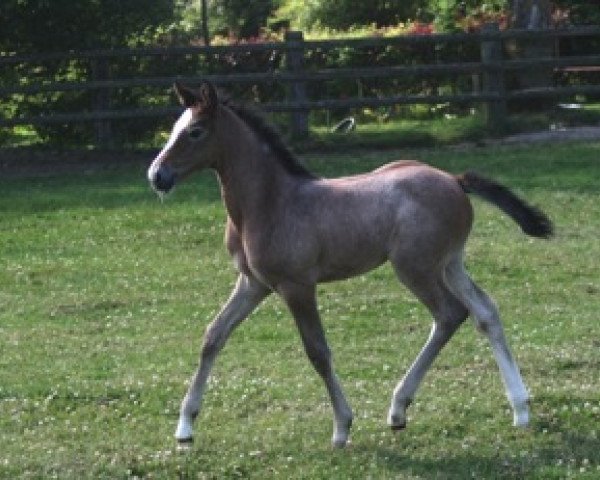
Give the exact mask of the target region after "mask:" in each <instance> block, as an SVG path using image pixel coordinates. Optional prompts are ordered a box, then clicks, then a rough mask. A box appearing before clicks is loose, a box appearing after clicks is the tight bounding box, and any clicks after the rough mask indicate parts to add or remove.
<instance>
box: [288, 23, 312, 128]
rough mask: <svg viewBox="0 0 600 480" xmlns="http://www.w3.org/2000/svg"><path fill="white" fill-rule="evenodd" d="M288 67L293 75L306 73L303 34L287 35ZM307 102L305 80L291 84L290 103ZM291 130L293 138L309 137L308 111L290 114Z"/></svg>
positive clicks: (294, 111) (292, 32)
mask: <svg viewBox="0 0 600 480" xmlns="http://www.w3.org/2000/svg"><path fill="white" fill-rule="evenodd" d="M285 41H286V53H287V60H286V67H287V69H288V70H289V71H290V72H292V73H302V72H303V71H304V45H303V44H304V36H303V34H302V32H297V31H290V32H287V33H286V34H285ZM306 101H307V95H306V83H305V82H304V81H303V80H298V81H294V82H291V84H290V88H289V89H288V102H290V103H304V102H306ZM290 130H291V135H292V138H294V139H302V138H306V137H308V111H306V110H293V111H292V112H291V114H290Z"/></svg>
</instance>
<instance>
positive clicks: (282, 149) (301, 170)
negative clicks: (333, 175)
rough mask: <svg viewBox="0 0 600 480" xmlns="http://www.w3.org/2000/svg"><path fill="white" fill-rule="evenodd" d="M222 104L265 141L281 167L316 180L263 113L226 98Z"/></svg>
mask: <svg viewBox="0 0 600 480" xmlns="http://www.w3.org/2000/svg"><path fill="white" fill-rule="evenodd" d="M221 103H222V104H223V105H225V106H227V107H228V108H230V109H231V110H232V111H233V112H234V113H235V114H236V115H237V116H238V117H239V118H240V119H241V120H243V121H244V122H245V123H246V125H248V126H249V127H250V128H251V129H252V130H253V131H254V132H255V133H256V134H257V136H258V137H259V138H260V139H261V140H263V141H265V142H266V143H267V144H268V145H269V147H270V148H271V150H272V151H273V153H275V157H276V158H277V160H279V162H280V163H281V165H282V166H283V167H284V168H285V169H286V170H287V171H288V172H289V173H291V174H292V175H295V176H298V177H305V178H316V176H315V175H314V174H313V173H312V172H311V171H310V170H308V169H307V168H306V167H305V166H304V165H302V163H301V162H300V160H299V159H298V157H297V156H296V155H295V154H294V152H292V151H291V150H290V147H289V146H288V145H287V144H286V142H285V140H284V139H283V137H282V136H281V134H280V133H279V132H278V131H277V129H276V128H275V127H274V126H273V125H272V124H271V123H270V122H269V121H268V120H267V119H266V118H265V117H264V115H263V113H262V112H260V111H258V110H257V109H256V108H255V107H251V106H248V105H243V104H237V103H234V102H232V101H231V100H230V99H228V98H226V99H224V100H221Z"/></svg>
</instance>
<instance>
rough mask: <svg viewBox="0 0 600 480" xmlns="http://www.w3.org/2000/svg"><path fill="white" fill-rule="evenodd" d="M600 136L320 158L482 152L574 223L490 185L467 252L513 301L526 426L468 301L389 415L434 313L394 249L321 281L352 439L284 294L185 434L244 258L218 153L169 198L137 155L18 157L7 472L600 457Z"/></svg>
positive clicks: (453, 163) (406, 472)
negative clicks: (523, 217)
mask: <svg viewBox="0 0 600 480" xmlns="http://www.w3.org/2000/svg"><path fill="white" fill-rule="evenodd" d="M2 153H3V155H6V153H5V152H2ZM46 153H47V152H44V151H40V152H39V153H38V155H39V156H40V157H46ZM599 153H600V144H599V143H598V142H585V143H581V144H566V145H551V146H545V145H536V146H532V147H528V146H523V147H512V148H499V147H495V148H465V149H452V150H432V149H429V150H427V151H424V152H414V151H413V152H409V153H407V152H406V151H405V150H404V151H397V150H393V151H385V152H382V151H364V150H363V151H361V152H359V153H356V152H355V153H353V154H352V155H335V156H331V155H325V156H323V155H318V158H317V156H316V155H315V156H312V157H309V158H307V159H306V160H307V162H308V164H309V165H310V166H311V167H312V168H313V169H315V170H317V171H318V172H320V173H322V174H324V175H327V176H336V175H344V174H350V173H357V172H360V171H365V170H367V169H370V168H374V167H377V166H379V165H381V164H382V163H384V162H386V161H389V160H393V159H397V158H420V159H422V160H426V161H427V162H429V163H431V164H433V165H436V166H439V167H441V168H444V169H447V170H450V171H453V172H460V171H464V170H465V169H468V168H475V169H477V170H479V171H481V172H482V173H485V174H487V175H490V176H492V177H495V178H498V179H499V180H501V181H503V182H505V183H507V184H508V185H510V186H512V187H513V188H515V189H516V190H517V191H519V192H520V193H521V194H523V195H524V196H525V197H527V198H528V199H530V200H531V201H532V202H534V203H536V204H538V205H540V206H541V207H542V208H543V209H545V210H547V211H548V213H549V214H550V216H551V217H552V218H553V219H554V221H555V222H556V225H557V237H556V238H555V239H553V240H551V241H549V242H543V241H538V240H530V239H527V238H526V237H524V236H523V235H522V234H521V233H520V232H519V231H518V228H517V227H516V226H515V225H514V223H513V222H512V221H510V220H508V219H507V218H506V217H505V216H504V215H503V214H502V213H501V212H499V211H498V210H497V209H495V208H492V207H489V206H487V205H486V204H484V203H483V202H479V201H476V200H475V201H474V203H475V224H474V227H473V233H472V235H471V239H470V242H469V244H468V245H469V246H468V249H467V262H468V265H469V269H470V270H471V272H472V273H473V275H474V277H475V278H476V280H477V281H478V282H479V283H480V284H481V285H482V286H483V287H484V288H485V289H486V290H488V291H489V292H490V293H491V294H492V296H493V297H494V298H495V300H496V301H497V303H498V305H499V308H500V312H501V314H502V316H503V320H504V325H505V328H506V332H507V336H508V338H509V341H510V343H511V345H512V347H513V351H514V354H515V356H516V357H517V359H518V361H519V364H520V366H521V368H522V373H523V376H524V379H525V381H526V382H527V384H528V386H529V388H530V390H531V393H532V395H533V398H532V425H531V427H530V428H529V429H527V430H516V429H514V428H513V427H512V426H511V424H510V423H511V415H510V409H509V406H508V403H507V401H506V399H505V398H504V396H503V387H502V382H501V381H500V379H499V376H498V372H497V367H496V365H495V363H494V360H493V357H492V353H491V351H490V348H489V346H488V344H487V342H486V341H485V340H484V339H483V337H481V336H480V335H478V334H477V333H476V332H475V329H474V328H473V326H472V324H471V323H470V322H467V323H465V325H464V326H463V327H462V328H461V329H460V330H459V331H458V333H457V334H456V336H455V337H454V338H453V339H452V340H451V341H450V342H449V344H448V345H447V347H445V349H444V350H443V352H442V354H441V355H440V357H439V358H438V359H437V360H436V362H435V363H434V365H433V367H432V369H431V370H430V372H429V373H428V375H427V376H426V378H425V380H424V383H423V386H422V388H421V389H420V390H419V392H418V394H417V396H416V398H415V401H414V403H413V404H412V406H411V407H410V410H409V415H410V416H409V423H408V428H407V429H406V430H405V431H403V432H399V433H395V434H393V433H392V432H390V431H389V429H388V428H387V426H386V425H385V415H386V412H387V408H388V405H389V400H390V395H391V391H392V389H393V388H394V385H395V383H396V382H397V381H398V380H399V378H400V377H401V376H402V374H403V372H404V371H405V370H406V369H407V368H408V366H409V365H410V363H411V361H412V360H413V359H414V357H415V356H416V354H417V353H418V350H419V348H420V347H421V345H422V344H423V342H424V341H425V339H426V338H427V335H428V332H429V328H430V325H431V318H430V315H429V314H428V312H427V311H426V310H425V308H423V307H422V306H421V305H420V304H419V303H418V302H417V301H416V300H415V299H414V297H412V296H411V295H410V294H409V293H408V292H407V291H406V290H405V289H404V288H402V287H401V286H400V285H399V284H398V282H397V280H396V278H395V275H394V273H393V271H392V270H391V269H390V268H388V267H384V268H380V269H377V270H375V271H374V272H372V273H370V274H368V275H364V276H361V277H358V278H356V279H354V280H352V281H347V282H338V283H332V284H327V285H323V286H321V287H320V288H319V297H320V307H321V314H322V316H323V320H324V324H325V329H326V331H327V334H328V338H329V341H330V344H331V347H332V350H333V352H334V358H335V364H336V369H337V371H338V373H339V376H340V379H341V383H342V384H343V386H344V388H345V390H346V393H347V396H348V399H349V401H350V403H351V404H352V406H353V408H354V411H355V422H354V427H353V432H352V445H351V446H350V447H349V448H348V449H346V450H344V451H340V452H338V451H332V449H331V448H330V446H329V436H330V434H331V431H330V429H331V407H330V406H329V400H328V397H327V394H326V392H325V389H324V387H323V384H322V382H321V381H320V379H319V378H318V376H317V374H316V373H315V372H314V371H313V370H312V368H311V367H310V364H309V362H308V360H307V359H306V358H305V354H304V352H303V349H302V346H301V342H300V340H299V338H298V335H297V333H296V331H295V328H294V326H293V320H292V319H291V318H290V316H289V314H288V313H287V311H286V310H285V307H284V306H283V304H282V302H280V301H278V300H277V299H276V298H275V297H273V298H271V299H269V300H268V301H267V302H265V304H264V305H263V306H261V308H259V309H258V311H257V312H256V313H255V314H254V315H253V316H252V317H251V318H250V319H249V320H248V321H247V322H245V323H244V324H242V325H241V326H240V328H238V329H237V330H236V331H235V332H234V334H233V336H232V338H231V340H230V341H229V343H228V344H227V346H226V347H225V349H224V350H223V352H222V353H221V355H220V356H219V358H218V360H217V362H216V364H215V369H214V373H213V375H212V377H211V380H210V382H209V386H208V391H207V394H206V398H205V402H204V410H203V412H202V414H201V415H200V416H199V418H198V420H197V425H196V434H197V436H196V442H195V444H194V445H193V446H192V448H191V450H190V451H189V452H179V451H177V449H176V447H175V442H174V439H173V432H174V428H175V423H176V421H177V412H178V408H179V402H180V400H181V397H182V395H183V394H184V392H185V388H186V382H187V380H188V379H189V376H190V375H191V373H192V371H193V369H194V367H195V365H196V362H197V359H198V351H199V348H200V344H201V335H202V332H203V330H204V328H205V325H206V324H207V323H208V322H209V321H210V319H211V318H212V317H213V316H214V315H215V314H216V312H217V311H218V309H219V307H220V304H221V302H223V301H224V300H225V299H226V297H227V295H228V293H229V291H230V288H231V286H232V285H233V282H234V278H235V273H234V271H233V268H232V266H231V261H230V259H229V258H228V256H227V254H226V253H225V248H224V247H223V245H222V234H223V225H224V220H225V217H224V211H223V209H222V207H221V203H220V200H219V189H218V185H217V182H216V181H215V179H214V177H213V176H212V175H208V174H197V175H196V176H195V177H192V178H190V180H189V183H187V184H182V185H181V187H180V189H178V190H177V191H176V192H174V194H173V195H172V196H171V197H170V198H169V199H168V201H166V202H164V203H160V202H159V201H158V200H157V199H156V198H155V196H154V195H153V193H152V192H150V190H149V188H148V186H147V184H146V181H145V175H144V169H145V165H144V164H145V163H147V162H143V159H140V158H139V157H138V158H137V159H133V161H131V162H128V161H125V160H126V159H122V158H118V159H115V158H113V159H112V160H113V161H112V162H111V161H110V158H106V159H104V160H106V162H105V163H93V162H86V159H85V157H86V155H87V154H85V153H83V154H81V155H79V156H78V155H76V154H75V153H74V152H70V153H69V154H65V155H64V156H63V158H62V159H57V160H59V161H58V162H56V163H46V166H45V167H43V168H39V167H38V168H37V169H36V168H34V167H35V165H33V164H28V163H26V162H22V163H21V170H20V173H18V172H15V171H13V170H8V169H6V168H5V169H3V174H2V176H0V191H2V196H1V197H0V213H1V217H2V228H0V259H1V261H2V268H0V285H1V286H2V287H1V288H0V352H1V355H0V445H2V448H0V478H6V479H46V478H60V479H64V480H70V479H73V480H75V479H77V480H80V479H118V478H121V479H125V478H158V479H162V478H165V479H171V478H182V479H184V478H185V479H192V478H194V479H195V478H200V479H220V478H229V479H232V478H251V479H257V480H258V479H260V480H263V479H271V478H273V479H281V478H305V479H329V478H331V479H365V478H375V479H391V478H394V479H400V480H404V479H415V478H422V479H434V478H443V479H449V480H463V479H465V478H478V479H492V478H494V479H506V480H509V479H522V478H527V479H532V480H547V479H563V478H577V479H583V480H587V479H589V480H592V479H597V478H598V475H599V473H600V430H599V425H598V421H597V420H598V415H599V413H600V398H599V396H598V385H599V384H600V378H599V372H600V368H599V367H600V365H599V359H598V348H599V344H598V337H597V335H594V334H593V332H596V331H597V328H598V311H599V309H600V296H599V292H600V284H599V281H598V279H599V278H600V276H599V272H598V258H599V257H600V243H599V242H598V238H599V237H600V189H599V186H598V181H597V179H598V178H599V176H600V171H599V169H600V166H599V164H598V155H599ZM5 160H6V158H5V157H4V158H3V162H4V161H5ZM46 160H48V158H46ZM101 160H102V159H101ZM148 160H149V159H148Z"/></svg>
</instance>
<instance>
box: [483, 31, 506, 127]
mask: <svg viewBox="0 0 600 480" xmlns="http://www.w3.org/2000/svg"><path fill="white" fill-rule="evenodd" d="M481 32H482V33H484V34H499V33H500V26H499V25H498V24H497V23H486V24H484V25H483V28H482V30H481ZM494 36H495V35H494ZM503 56H504V55H503V52H502V39H501V38H500V36H499V35H498V36H497V37H496V38H491V39H484V40H483V41H482V42H481V63H482V64H483V66H484V71H483V82H482V83H483V93H484V94H489V95H497V96H498V97H499V98H497V99H493V100H486V102H485V104H484V112H485V118H486V121H487V126H488V129H489V130H490V132H492V133H502V131H503V130H504V128H505V126H506V111H507V109H506V96H505V95H506V90H505V84H504V69H503V68H502V66H501V64H502V61H503ZM498 65H500V67H498ZM485 67H488V68H485Z"/></svg>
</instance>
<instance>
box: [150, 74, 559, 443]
mask: <svg viewBox="0 0 600 480" xmlns="http://www.w3.org/2000/svg"><path fill="white" fill-rule="evenodd" d="M175 91H176V93H177V95H178V97H179V99H180V101H181V103H182V105H183V106H184V107H185V108H186V110H185V111H184V113H183V114H182V115H181V117H180V118H179V120H177V122H176V123H175V126H174V127H173V131H172V133H171V137H170V139H169V140H168V142H167V144H166V145H165V147H164V148H163V149H162V151H161V152H160V153H159V155H158V156H157V157H156V159H155V160H154V162H153V163H152V165H151V166H150V168H149V170H148V179H149V181H150V184H151V185H152V187H153V188H154V189H155V190H156V191H157V192H158V193H159V194H161V195H163V194H166V193H167V192H169V191H170V190H171V189H172V188H173V186H174V185H175V184H176V183H177V182H180V181H181V180H183V179H184V178H185V177H187V176H188V175H189V174H190V173H192V172H193V171H195V170H201V169H204V168H211V169H213V170H215V171H216V173H217V176H218V179H219V182H220V184H221V191H222V197H223V201H224V203H225V207H226V209H227V213H228V216H227V227H226V233H225V243H226V245H227V249H228V250H229V253H230V254H231V256H232V257H233V261H234V263H235V266H236V268H237V270H238V271H239V277H238V279H237V283H236V285H235V288H234V289H233V292H232V293H231V296H230V298H229V300H228V301H227V303H226V304H225V305H224V306H223V308H222V310H221V311H220V313H219V314H218V315H217V316H216V318H215V319H214V321H213V322H212V323H211V324H210V325H209V326H208V327H207V329H206V333H205V336H204V343H203V346H202V352H201V356H200V365H199V368H198V370H197V371H196V373H195V375H194V377H193V378H192V381H191V383H190V386H189V389H188V392H187V394H186V395H185V397H184V399H183V402H182V404H181V410H180V416H179V423H178V426H177V431H176V433H175V436H176V438H177V440H178V441H179V442H190V441H191V440H192V425H193V421H194V418H195V417H196V416H197V415H198V413H199V411H200V406H201V402H202V397H203V394H204V389H205V387H206V382H207V379H208V376H209V373H210V371H211V368H212V366H213V363H214V361H215V357H216V356H217V354H218V352H219V351H220V350H221V348H222V347H223V345H224V344H225V342H226V341H227V338H228V337H229V335H230V333H231V332H232V330H233V329H234V328H235V327H236V326H238V325H239V324H240V323H241V322H242V321H243V320H244V319H245V318H246V317H247V316H248V315H249V314H250V313H251V312H252V311H253V310H254V309H255V308H256V306H257V305H258V304H259V303H260V302H261V301H262V300H263V299H264V298H265V297H267V296H268V295H269V294H270V293H272V292H276V293H277V294H278V295H280V296H281V298H282V299H283V300H284V301H285V303H286V304H287V306H288V307H289V309H290V311H291V313H292V315H293V317H294V320H295V322H296V325H297V327H298V330H299V332H300V335H301V337H302V341H303V344H304V348H305V350H306V353H307V355H308V358H309V359H310V361H311V362H312V364H313V366H314V368H315V369H316V371H317V372H318V373H319V375H320V376H321V377H322V378H323V380H324V382H325V385H326V387H327V391H328V393H329V396H330V398H331V403H332V406H333V416H334V422H333V426H334V428H333V438H332V442H333V445H334V446H337V447H342V446H344V445H345V444H346V442H347V440H348V436H349V432H350V426H351V423H352V411H351V409H350V406H349V405H348V402H347V401H346V398H345V396H344V393H343V391H342V388H341V386H340V383H339V382H338V379H337V377H336V374H335V372H334V369H333V365H332V361H331V353H330V350H329V347H328V346H327V342H326V339H325V335H324V332H323V327H322V325H321V320H320V318H319V313H318V310H317V301H316V298H315V290H316V284H317V283H319V282H326V281H331V280H340V279H344V278H348V277H351V276H354V275H358V274H361V273H363V272H367V271H369V270H371V269H373V268H375V267H377V266H379V265H381V264H382V263H384V262H386V261H390V262H391V263H392V265H393V267H394V270H395V272H396V274H397V276H398V278H399V279H400V280H401V281H402V282H403V283H404V284H405V285H406V286H407V287H408V288H409V289H410V290H411V291H412V292H413V293H414V294H415V295H416V296H417V298H418V299H419V300H420V301H421V302H423V304H424V305H425V306H426V307H427V308H428V309H429V311H430V312H431V314H432V315H433V319H434V321H433V327H432V330H431V334H430V336H429V339H428V340H427V342H426V344H425V346H424V347H423V349H422V350H421V352H420V353H419V355H418V356H417V358H416V359H415V361H414V363H413V364H412V366H411V367H410V369H409V370H408V372H407V373H406V375H405V376H404V378H403V379H402V380H401V381H400V382H399V383H398V385H397V386H396V388H395V389H394V393H393V396H392V401H391V406H390V410H389V414H388V423H389V425H390V426H391V428H393V429H401V428H404V427H405V425H406V408H407V407H408V406H409V404H410V403H411V401H412V399H413V397H414V395H415V392H416V390H417V388H418V386H419V384H420V383H421V380H422V379H423V376H424V375H425V373H426V372H427V370H428V369H429V367H430V366H431V363H432V362H433V360H434V359H435V357H436V356H437V355H438V353H439V351H440V350H441V348H442V347H443V346H444V345H445V344H446V342H447V341H448V340H449V339H450V337H451V336H452V334H453V333H454V332H455V331H456V329H457V328H458V327H459V326H460V325H461V324H462V323H463V321H464V320H465V319H466V318H467V316H468V315H469V314H470V315H472V317H473V318H474V320H475V324H476V326H477V327H478V328H479V330H481V331H482V332H483V333H484V334H485V335H486V336H487V337H488V338H489V341H490V343H491V346H492V350H493V352H494V356H495V358H496V362H497V363H498V367H499V369H500V373H501V376H502V380H503V382H504V386H505V388H506V394H507V397H508V400H509V402H510V404H511V406H512V409H513V414H514V424H515V425H518V426H525V425H527V423H528V421H529V409H528V393H527V389H526V387H525V385H524V383H523V380H522V379H521V375H520V373H519V368H518V367H517V364H516V363H515V360H514V359H513V357H512V355H511V353H510V350H509V347H508V345H507V342H506V339H505V337H504V333H503V329H502V325H501V323H500V318H499V316H498V312H497V310H496V307H495V306H494V303H493V301H492V300H491V299H490V298H489V297H488V296H487V295H486V294H485V293H484V292H483V291H482V290H481V289H480V288H479V287H478V286H477V285H475V283H474V282H473V281H472V280H471V278H470V277H469V275H468V274H467V272H466V271H465V268H464V265H463V250H464V246H465V242H466V240H467V236H468V235H469V231H470V229H471V223H472V220H473V211H472V207H471V203H470V202H469V199H468V197H467V195H466V193H475V194H478V195H480V196H482V197H483V198H484V199H486V200H488V201H489V202H491V203H493V204H495V205H496V206H498V207H499V208H500V209H502V210H503V211H504V212H505V213H507V214H508V215H509V216H510V217H512V218H513V219H514V220H515V221H516V222H517V223H518V224H519V225H520V227H521V228H522V230H523V231H524V232H525V233H527V234H529V235H532V236H537V237H549V236H550V235H551V233H552V226H551V223H550V220H549V219H548V218H547V217H546V216H545V215H544V214H543V213H542V212H540V211H539V210H537V209H535V208H533V207H531V206H529V205H527V204H526V203H525V202H524V201H523V200H521V199H519V198H518V197H517V196H515V195H514V194H513V193H511V192H510V191H509V190H508V189H506V188H505V187H503V186H501V185H499V184H498V183H495V182H493V181H491V180H487V179H484V178H482V177H480V176H478V175H476V174H473V173H465V174H463V175H459V176H454V175H451V174H448V173H445V172H442V171H440V170H437V169H435V168H432V167H429V166H427V165H423V164H420V163H417V162H395V163H390V164H388V165H385V166H383V167H381V168H378V169H377V170H375V171H372V172H370V173H365V174H362V175H356V176H351V177H344V178H336V179H323V178H319V177H317V176H315V175H313V174H312V173H310V172H309V171H308V170H306V169H305V168H304V167H303V166H302V165H301V164H300V163H299V162H298V161H297V159H296V158H295V157H294V156H293V154H292V153H291V152H290V151H289V150H288V148H287V147H286V146H285V144H284V143H283V141H282V140H281V138H280V137H279V136H277V135H276V134H275V133H274V132H273V130H272V129H271V127H269V126H268V125H267V124H266V123H265V122H264V121H263V120H262V118H260V117H259V116H257V115H256V114H254V113H253V112H251V111H250V110H248V109H246V108H243V107H239V106H235V105H233V104H229V103H228V102H226V101H222V100H220V99H219V98H218V96H217V93H216V91H215V89H214V87H213V86H212V85H211V84H210V83H208V82H204V83H203V84H202V85H201V86H200V88H199V89H197V90H193V89H190V88H186V87H183V86H180V85H178V84H176V85H175Z"/></svg>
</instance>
